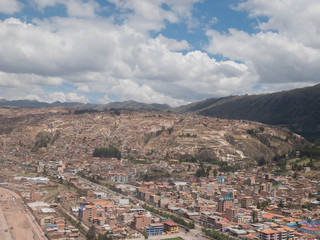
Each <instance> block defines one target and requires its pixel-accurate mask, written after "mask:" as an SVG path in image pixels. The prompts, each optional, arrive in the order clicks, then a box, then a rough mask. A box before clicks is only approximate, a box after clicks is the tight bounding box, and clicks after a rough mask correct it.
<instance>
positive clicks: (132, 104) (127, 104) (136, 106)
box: [76, 101, 171, 111]
mask: <svg viewBox="0 0 320 240" xmlns="http://www.w3.org/2000/svg"><path fill="white" fill-rule="evenodd" d="M76 107H78V108H80V109H82V110H97V111H103V110H110V109H122V110H153V111H162V110H167V109H170V108H171V107H170V106H169V105H167V104H158V103H151V104H147V103H140V102H136V101H124V102H111V103H107V104H91V103H88V104H83V105H77V106H76Z"/></svg>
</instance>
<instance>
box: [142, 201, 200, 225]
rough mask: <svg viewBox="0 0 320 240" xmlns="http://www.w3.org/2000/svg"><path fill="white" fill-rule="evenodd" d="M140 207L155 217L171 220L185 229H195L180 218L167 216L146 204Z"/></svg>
mask: <svg viewBox="0 0 320 240" xmlns="http://www.w3.org/2000/svg"><path fill="white" fill-rule="evenodd" d="M142 207H143V208H144V209H146V210H148V211H150V212H152V213H155V214H157V215H160V216H162V217H165V218H170V219H172V220H173V221H174V222H176V223H178V224H180V225H183V226H185V227H187V228H189V229H194V228H195V225H194V223H193V222H187V221H185V220H184V219H183V218H180V217H178V216H175V215H173V214H169V213H166V212H163V211H161V210H159V209H156V208H153V207H150V206H148V205H146V204H143V205H142Z"/></svg>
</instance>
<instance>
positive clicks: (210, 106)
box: [175, 84, 320, 141]
mask: <svg viewBox="0 0 320 240" xmlns="http://www.w3.org/2000/svg"><path fill="white" fill-rule="evenodd" d="M175 110H176V111H179V112H184V113H186V112H193V113H198V114H200V115H205V116H212V117H218V118H225V119H245V120H251V121H258V122H261V123H266V124H271V125H279V126H284V127H288V128H289V129H291V130H292V131H294V132H296V133H298V134H300V135H302V136H304V137H305V138H307V139H308V140H310V141H314V140H316V139H317V138H320V84H318V85H315V86H313V87H306V88H301V89H294V90H291V91H283V92H277V93H272V94H262V95H251V96H248V95H245V96H230V97H225V98H218V99H217V98H214V99H207V100H204V101H201V102H197V103H192V104H190V105H186V106H182V107H179V108H177V109H175Z"/></svg>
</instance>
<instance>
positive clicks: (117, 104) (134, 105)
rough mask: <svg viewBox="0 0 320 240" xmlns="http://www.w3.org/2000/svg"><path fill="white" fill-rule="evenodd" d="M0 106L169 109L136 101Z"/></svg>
mask: <svg viewBox="0 0 320 240" xmlns="http://www.w3.org/2000/svg"><path fill="white" fill-rule="evenodd" d="M0 106H2V107H22V108H39V107H59V106H62V107H74V108H78V109H81V110H97V111H103V110H110V109H126V110H153V111H161V110H166V109H170V106H169V105H167V104H158V103H152V104H147V103H139V102H136V101H125V102H111V103H107V104H92V103H87V104H84V103H78V102H59V101H57V102H54V103H46V102H38V101H36V100H13V101H8V100H5V99H1V100H0Z"/></svg>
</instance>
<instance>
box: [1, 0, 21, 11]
mask: <svg viewBox="0 0 320 240" xmlns="http://www.w3.org/2000/svg"><path fill="white" fill-rule="evenodd" d="M21 9H22V4H21V3H20V2H19V1H17V0H1V1H0V13H5V14H13V13H16V12H19V11H20V10H21Z"/></svg>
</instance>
